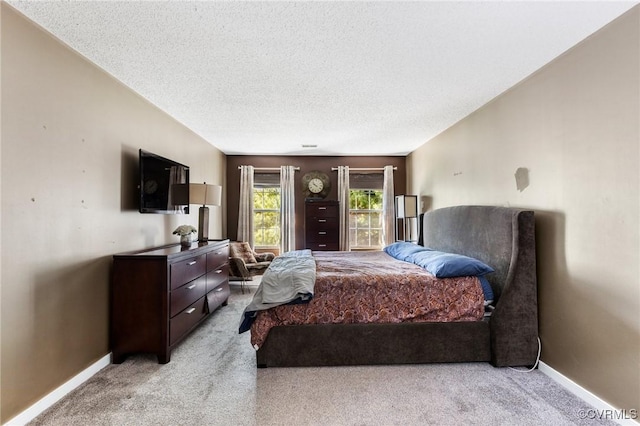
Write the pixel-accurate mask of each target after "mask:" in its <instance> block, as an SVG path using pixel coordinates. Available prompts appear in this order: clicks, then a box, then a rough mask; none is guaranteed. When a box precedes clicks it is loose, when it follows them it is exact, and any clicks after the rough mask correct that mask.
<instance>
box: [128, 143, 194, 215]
mask: <svg viewBox="0 0 640 426" xmlns="http://www.w3.org/2000/svg"><path fill="white" fill-rule="evenodd" d="M139 190H140V213H163V214H188V213H189V167H187V166H185V165H184V164H180V163H178V162H175V161H173V160H169V159H168V158H164V157H161V156H159V155H156V154H152V153H150V152H147V151H144V150H142V149H141V150H140V183H139Z"/></svg>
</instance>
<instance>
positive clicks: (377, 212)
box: [349, 189, 382, 250]
mask: <svg viewBox="0 0 640 426" xmlns="http://www.w3.org/2000/svg"><path fill="white" fill-rule="evenodd" d="M349 245H350V246H351V249H355V250H364V249H379V248H381V247H382V190H379V189H351V190H349Z"/></svg>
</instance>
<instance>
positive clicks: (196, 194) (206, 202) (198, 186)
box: [189, 182, 222, 206]
mask: <svg viewBox="0 0 640 426" xmlns="http://www.w3.org/2000/svg"><path fill="white" fill-rule="evenodd" d="M189 204H200V205H202V206H219V205H221V204H222V187H221V186H220V185H207V183H206V182H205V183H190V184H189Z"/></svg>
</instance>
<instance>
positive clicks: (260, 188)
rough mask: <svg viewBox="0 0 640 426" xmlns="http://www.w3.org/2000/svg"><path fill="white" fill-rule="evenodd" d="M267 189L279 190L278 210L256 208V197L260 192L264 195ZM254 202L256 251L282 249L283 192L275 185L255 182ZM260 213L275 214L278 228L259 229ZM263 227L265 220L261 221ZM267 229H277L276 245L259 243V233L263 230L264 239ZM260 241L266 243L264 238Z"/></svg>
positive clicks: (262, 227)
mask: <svg viewBox="0 0 640 426" xmlns="http://www.w3.org/2000/svg"><path fill="white" fill-rule="evenodd" d="M267 189H277V192H278V206H277V207H276V208H272V209H268V208H256V202H255V201H256V195H257V193H258V192H262V193H264V191H265V190H267ZM252 194H253V200H254V205H253V212H252V214H253V241H254V246H255V248H256V249H274V248H279V247H280V235H281V230H282V228H281V227H282V224H281V223H280V222H281V219H280V207H281V203H282V191H281V188H280V185H274V184H260V183H258V184H256V183H255V182H254V184H253V193H252ZM258 213H275V215H276V218H277V219H276V222H277V226H276V227H271V228H265V227H264V226H261V227H258V222H259V221H258V220H257V214H258ZM261 222H262V223H261V224H262V225H263V224H264V220H263V221H261ZM265 229H277V233H276V235H277V241H276V243H275V244H273V245H272V244H259V243H258V234H259V233H258V231H259V230H262V232H261V237H264V230H265ZM260 241H261V242H262V243H264V238H261V239H260Z"/></svg>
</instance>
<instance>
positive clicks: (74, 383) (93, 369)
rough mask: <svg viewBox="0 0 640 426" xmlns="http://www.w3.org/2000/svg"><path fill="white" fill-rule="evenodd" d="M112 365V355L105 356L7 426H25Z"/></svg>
mask: <svg viewBox="0 0 640 426" xmlns="http://www.w3.org/2000/svg"><path fill="white" fill-rule="evenodd" d="M109 364H111V353H109V354H107V355H105V356H103V357H102V358H100V359H99V360H98V361H96V362H94V363H93V364H91V365H90V366H89V367H87V368H85V369H84V370H83V371H81V372H80V373H78V374H76V375H75V376H74V377H72V378H71V379H69V380H68V381H67V382H65V383H64V384H62V385H60V386H59V387H57V388H56V389H54V390H53V391H52V392H51V393H49V394H48V395H46V396H45V397H44V398H42V399H41V400H40V401H38V402H36V403H35V404H33V405H32V406H31V407H29V408H27V409H26V410H24V411H23V412H22V413H20V414H18V415H17V416H15V417H14V418H12V419H11V420H9V421H8V422H7V423H5V425H9V426H23V425H26V424H27V423H29V422H30V421H32V420H33V419H35V418H36V417H38V415H40V414H41V413H42V412H44V411H45V410H46V409H47V408H49V407H51V406H52V405H53V404H55V403H56V402H58V401H59V400H60V399H62V398H63V397H64V396H65V395H67V394H68V393H70V392H71V391H72V390H74V389H75V388H77V387H78V386H80V385H81V384H83V383H84V382H86V381H87V380H89V379H90V378H91V376H93V375H94V374H96V373H97V372H98V371H100V370H102V369H103V368H104V367H106V366H107V365H109Z"/></svg>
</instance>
